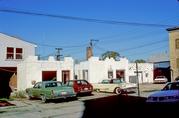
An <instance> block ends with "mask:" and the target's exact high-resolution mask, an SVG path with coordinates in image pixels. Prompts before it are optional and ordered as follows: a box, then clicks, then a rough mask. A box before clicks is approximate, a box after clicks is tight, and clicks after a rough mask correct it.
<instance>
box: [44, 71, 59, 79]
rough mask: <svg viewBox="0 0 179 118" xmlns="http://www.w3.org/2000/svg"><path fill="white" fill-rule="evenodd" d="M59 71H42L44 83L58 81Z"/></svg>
mask: <svg viewBox="0 0 179 118" xmlns="http://www.w3.org/2000/svg"><path fill="white" fill-rule="evenodd" d="M56 78H57V71H42V81H56Z"/></svg>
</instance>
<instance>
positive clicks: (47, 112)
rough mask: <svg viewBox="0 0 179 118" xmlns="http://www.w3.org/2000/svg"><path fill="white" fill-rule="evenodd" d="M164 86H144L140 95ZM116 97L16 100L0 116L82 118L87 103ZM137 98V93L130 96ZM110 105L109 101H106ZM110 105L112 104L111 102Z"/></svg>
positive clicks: (0, 111)
mask: <svg viewBox="0 0 179 118" xmlns="http://www.w3.org/2000/svg"><path fill="white" fill-rule="evenodd" d="M163 86H164V84H142V85H140V86H139V87H140V93H141V96H142V97H147V96H148V95H149V94H151V92H154V91H156V90H160V89H161V88H163ZM111 96H116V95H115V94H113V93H97V92H93V95H91V96H80V97H78V99H77V100H70V99H69V100H63V99H62V100H58V101H49V103H47V104H46V103H42V102H41V100H28V99H15V100H13V101H10V103H12V104H15V106H8V107H0V116H1V117H3V118H24V117H26V118H32V117H35V118H59V117H60V118H81V117H82V116H83V115H84V110H85V107H86V106H85V103H86V101H92V100H99V101H101V100H100V98H102V99H103V98H108V97H109V98H110V97H111ZM129 96H137V93H132V94H129ZM105 103H108V101H105ZM109 104H110V102H109Z"/></svg>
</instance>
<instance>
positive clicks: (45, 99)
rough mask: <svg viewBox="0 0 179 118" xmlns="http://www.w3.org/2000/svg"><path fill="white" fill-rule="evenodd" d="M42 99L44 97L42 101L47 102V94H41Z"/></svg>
mask: <svg viewBox="0 0 179 118" xmlns="http://www.w3.org/2000/svg"><path fill="white" fill-rule="evenodd" d="M41 99H42V102H43V103H46V102H47V98H46V97H45V95H42V96H41Z"/></svg>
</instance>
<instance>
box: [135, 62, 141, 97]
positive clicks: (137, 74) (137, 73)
mask: <svg viewBox="0 0 179 118" xmlns="http://www.w3.org/2000/svg"><path fill="white" fill-rule="evenodd" d="M136 76H137V90H138V92H137V93H138V96H140V88H139V71H138V63H137V62H136Z"/></svg>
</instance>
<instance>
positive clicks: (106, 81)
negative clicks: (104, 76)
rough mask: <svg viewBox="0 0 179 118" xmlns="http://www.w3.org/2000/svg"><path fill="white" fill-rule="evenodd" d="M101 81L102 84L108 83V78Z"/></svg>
mask: <svg viewBox="0 0 179 118" xmlns="http://www.w3.org/2000/svg"><path fill="white" fill-rule="evenodd" d="M101 83H102V84H109V83H110V82H109V80H103V81H102V82H101Z"/></svg>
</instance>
